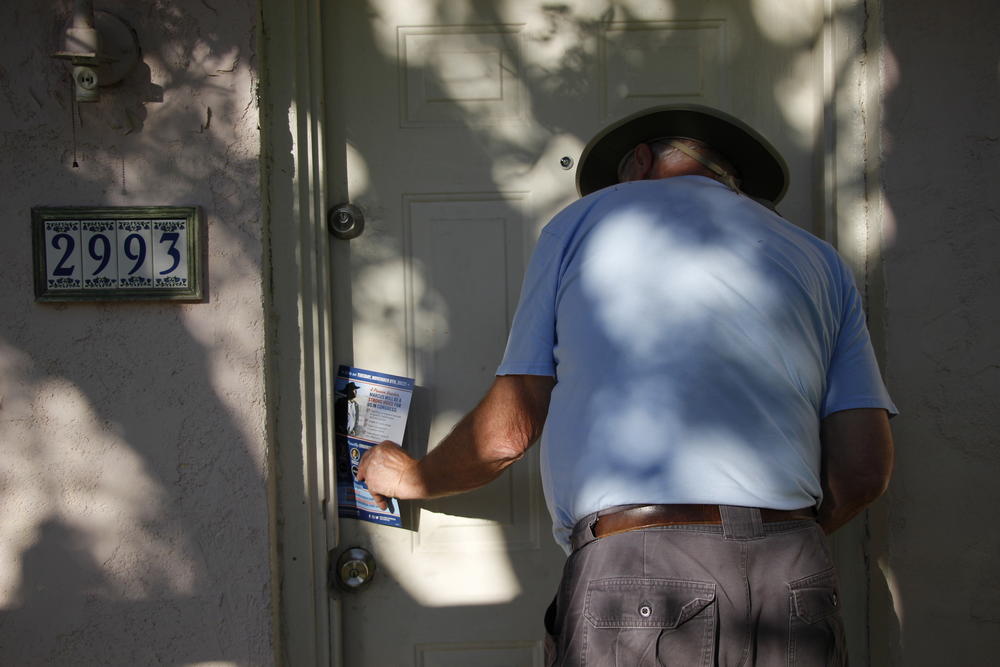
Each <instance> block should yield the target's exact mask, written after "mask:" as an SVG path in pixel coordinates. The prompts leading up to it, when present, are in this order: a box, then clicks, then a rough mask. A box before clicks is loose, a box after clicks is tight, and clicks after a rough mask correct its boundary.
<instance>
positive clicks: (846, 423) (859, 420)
mask: <svg viewBox="0 0 1000 667" xmlns="http://www.w3.org/2000/svg"><path fill="white" fill-rule="evenodd" d="M820 442H821V443H822V448H823V449H822V469H821V480H822V484H823V503H822V504H821V505H820V507H819V523H820V525H821V526H822V527H823V530H824V531H825V532H826V533H827V534H830V533H832V532H833V531H835V530H837V529H838V528H840V527H841V526H843V525H844V524H845V523H847V522H848V521H850V520H851V519H852V518H853V517H854V516H855V515H857V514H858V513H860V512H861V511H862V510H863V509H865V508H866V507H868V505H870V504H871V503H873V502H874V501H875V499H876V498H878V497H879V496H881V495H882V493H883V492H885V489H886V487H887V486H888V484H889V477H890V476H891V475H892V462H893V445H892V431H891V430H890V428H889V418H888V415H887V414H886V411H885V410H882V409H869V408H863V409H856V410H843V411H841V412H835V413H833V414H831V415H829V416H827V418H826V419H824V420H823V422H822V424H821V426H820Z"/></svg>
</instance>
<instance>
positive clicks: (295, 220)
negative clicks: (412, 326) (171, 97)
mask: <svg viewBox="0 0 1000 667" xmlns="http://www.w3.org/2000/svg"><path fill="white" fill-rule="evenodd" d="M322 6H323V5H322V2H320V0H262V2H261V25H262V28H261V53H262V61H263V65H262V72H263V76H262V97H263V103H264V104H263V105H262V117H263V122H262V127H261V130H262V134H263V139H264V151H265V154H264V159H263V163H262V171H263V181H264V188H265V201H266V210H265V215H266V222H265V225H266V230H267V235H266V239H267V241H266V243H267V245H266V253H267V255H266V257H265V261H266V266H267V268H268V270H269V272H270V274H269V278H270V280H269V287H270V289H269V290H268V291H267V293H266V294H267V296H266V298H267V312H268V313H269V314H270V318H269V322H268V345H267V380H268V405H267V409H268V424H269V429H270V438H269V440H270V445H271V452H270V456H271V462H272V470H273V471H274V474H273V475H272V480H271V497H272V501H273V507H272V510H273V511H272V514H273V516H274V517H275V520H274V526H273V539H274V540H275V547H274V549H273V554H274V557H275V562H274V566H273V568H272V569H273V571H274V577H275V579H274V586H273V589H274V591H275V600H274V607H275V614H276V616H275V619H274V622H275V626H276V642H275V644H276V653H277V662H278V663H279V664H285V665H295V666H296V667H298V666H300V665H323V666H327V665H339V664H340V662H341V661H340V659H339V646H338V644H339V642H337V639H336V634H337V632H336V631H337V628H336V627H334V626H335V625H336V626H338V627H339V621H338V617H339V613H338V606H337V602H336V600H334V599H333V598H332V597H331V596H330V595H329V593H328V582H327V566H328V564H327V558H328V556H327V554H328V548H329V547H328V545H335V544H336V543H337V534H336V526H337V523H336V506H335V502H336V501H335V497H334V495H333V493H332V485H333V481H332V479H331V477H330V475H329V471H330V470H331V469H332V461H331V460H330V457H331V456H332V453H333V431H332V426H333V402H332V401H333V389H332V388H333V373H334V370H333V361H332V359H331V358H330V355H331V353H332V340H331V318H330V309H331V306H330V303H331V301H330V267H329V235H328V234H327V231H326V220H325V218H326V210H327V200H326V194H325V187H326V174H325V165H324V153H325V147H324V132H323V122H324V118H325V110H324V105H323V97H324V92H325V91H324V80H323V53H322V49H323V39H322V38H323V34H322V25H323V24H322V21H321V12H322ZM328 505H329V506H328Z"/></svg>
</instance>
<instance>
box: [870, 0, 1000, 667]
mask: <svg viewBox="0 0 1000 667" xmlns="http://www.w3.org/2000/svg"><path fill="white" fill-rule="evenodd" d="M883 20H884V27H885V43H884V46H885V47H886V50H885V53H884V56H885V65H886V71H885V74H886V80H885V91H884V92H885V108H884V111H883V123H884V133H883V139H882V141H883V145H884V149H885V160H884V163H883V176H882V177H883V182H884V187H885V193H886V196H887V204H888V207H889V211H890V214H891V215H890V219H889V222H890V227H889V229H888V230H887V231H888V232H889V233H888V234H887V238H886V241H887V244H888V251H887V255H886V263H885V270H886V278H887V284H888V302H887V304H888V310H887V314H888V320H887V322H888V351H889V357H888V369H887V370H888V379H889V382H890V384H891V389H892V392H893V396H894V398H895V399H896V401H897V402H898V404H899V407H900V409H901V410H902V411H903V415H902V416H901V417H899V418H898V419H897V420H896V423H895V424H894V427H895V435H896V440H897V447H898V453H897V456H898V459H897V467H896V475H895V479H894V480H893V482H892V486H891V489H890V497H889V503H890V506H889V507H890V512H889V517H890V523H889V526H890V532H889V542H888V544H889V558H888V568H887V572H888V573H889V576H890V585H891V588H892V591H893V595H894V598H895V605H896V609H897V615H898V619H896V620H898V636H895V637H894V636H891V635H892V634H893V633H891V632H890V636H888V637H876V638H875V640H876V641H888V642H889V643H890V645H891V647H890V652H889V654H890V655H891V658H892V664H894V665H906V666H908V667H910V666H920V665H945V664H948V665H986V664H994V663H995V662H996V656H997V655H998V653H1000V567H998V564H1000V527H998V523H997V520H996V508H997V507H1000V483H998V481H997V477H998V472H1000V446H998V444H1000V443H998V441H1000V436H998V433H1000V335H998V333H997V332H998V330H1000V305H998V304H1000V301H998V297H997V295H998V293H1000V224H998V223H1000V187H998V184H1000V120H998V119H1000V91H998V63H1000V42H998V41H997V39H996V35H995V30H992V27H994V26H997V25H1000V4H997V3H996V2H994V1H993V0H963V1H961V2H956V3H942V2H934V1H932V0H919V1H918V2H913V1H912V0H906V1H904V0H885V2H884V14H883Z"/></svg>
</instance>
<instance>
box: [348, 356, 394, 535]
mask: <svg viewBox="0 0 1000 667" xmlns="http://www.w3.org/2000/svg"><path fill="white" fill-rule="evenodd" d="M335 389H336V393H337V398H336V400H335V402H334V424H335V426H336V434H337V437H336V440H337V506H338V508H339V511H338V513H339V515H340V516H342V517H347V518H350V519H361V520H363V521H371V522H372V523H378V524H382V525H386V526H398V527H401V526H402V519H401V518H400V513H399V503H398V501H397V500H396V499H395V498H393V499H391V500H390V502H389V507H388V508H387V509H381V508H380V507H379V506H378V505H376V504H375V501H374V499H373V498H372V496H371V494H370V493H368V488H367V487H366V486H365V484H364V482H359V481H358V479H357V472H358V464H359V463H360V462H361V457H362V456H364V454H365V452H367V451H368V450H369V449H371V448H372V447H374V446H375V445H377V444H378V443H380V442H382V441H383V440H392V441H393V442H396V443H400V444H402V442H403V432H404V431H405V430H406V415H407V413H408V412H409V410H410V398H411V397H412V396H413V379H412V378H405V377H400V376H398V375H389V374H387V373H379V372H377V371H369V370H365V369H363V368H354V367H353V366H341V367H340V369H339V370H338V371H337V380H336V383H335Z"/></svg>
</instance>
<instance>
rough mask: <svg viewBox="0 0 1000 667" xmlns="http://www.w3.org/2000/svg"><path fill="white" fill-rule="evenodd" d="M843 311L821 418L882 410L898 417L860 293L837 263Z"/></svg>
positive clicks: (848, 275)
mask: <svg viewBox="0 0 1000 667" xmlns="http://www.w3.org/2000/svg"><path fill="white" fill-rule="evenodd" d="M840 268H841V276H842V277H841V293H842V295H843V298H842V300H841V303H842V304H843V310H842V313H841V319H840V328H839V330H838V331H837V338H836V341H835V343H834V348H833V355H832V357H831V360H830V366H829V368H828V369H827V374H826V395H825V396H824V398H823V409H822V411H821V415H820V416H821V417H826V416H827V415H830V414H832V413H834V412H839V411H840V410H852V409H855V408H884V409H885V410H887V411H888V412H889V414H890V415H896V414H898V412H899V411H898V410H897V409H896V406H895V404H893V402H892V399H891V398H890V397H889V392H888V391H887V390H886V388H885V383H883V382H882V376H881V374H880V373H879V368H878V361H877V360H876V359H875V351H874V349H873V348H872V343H871V337H870V336H869V334H868V325H867V323H866V322H865V311H864V307H863V306H862V303H861V294H860V293H859V292H858V288H857V287H856V286H855V284H854V279H853V277H852V276H851V274H850V271H849V270H848V269H847V267H846V266H845V265H843V264H841V267H840Z"/></svg>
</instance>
